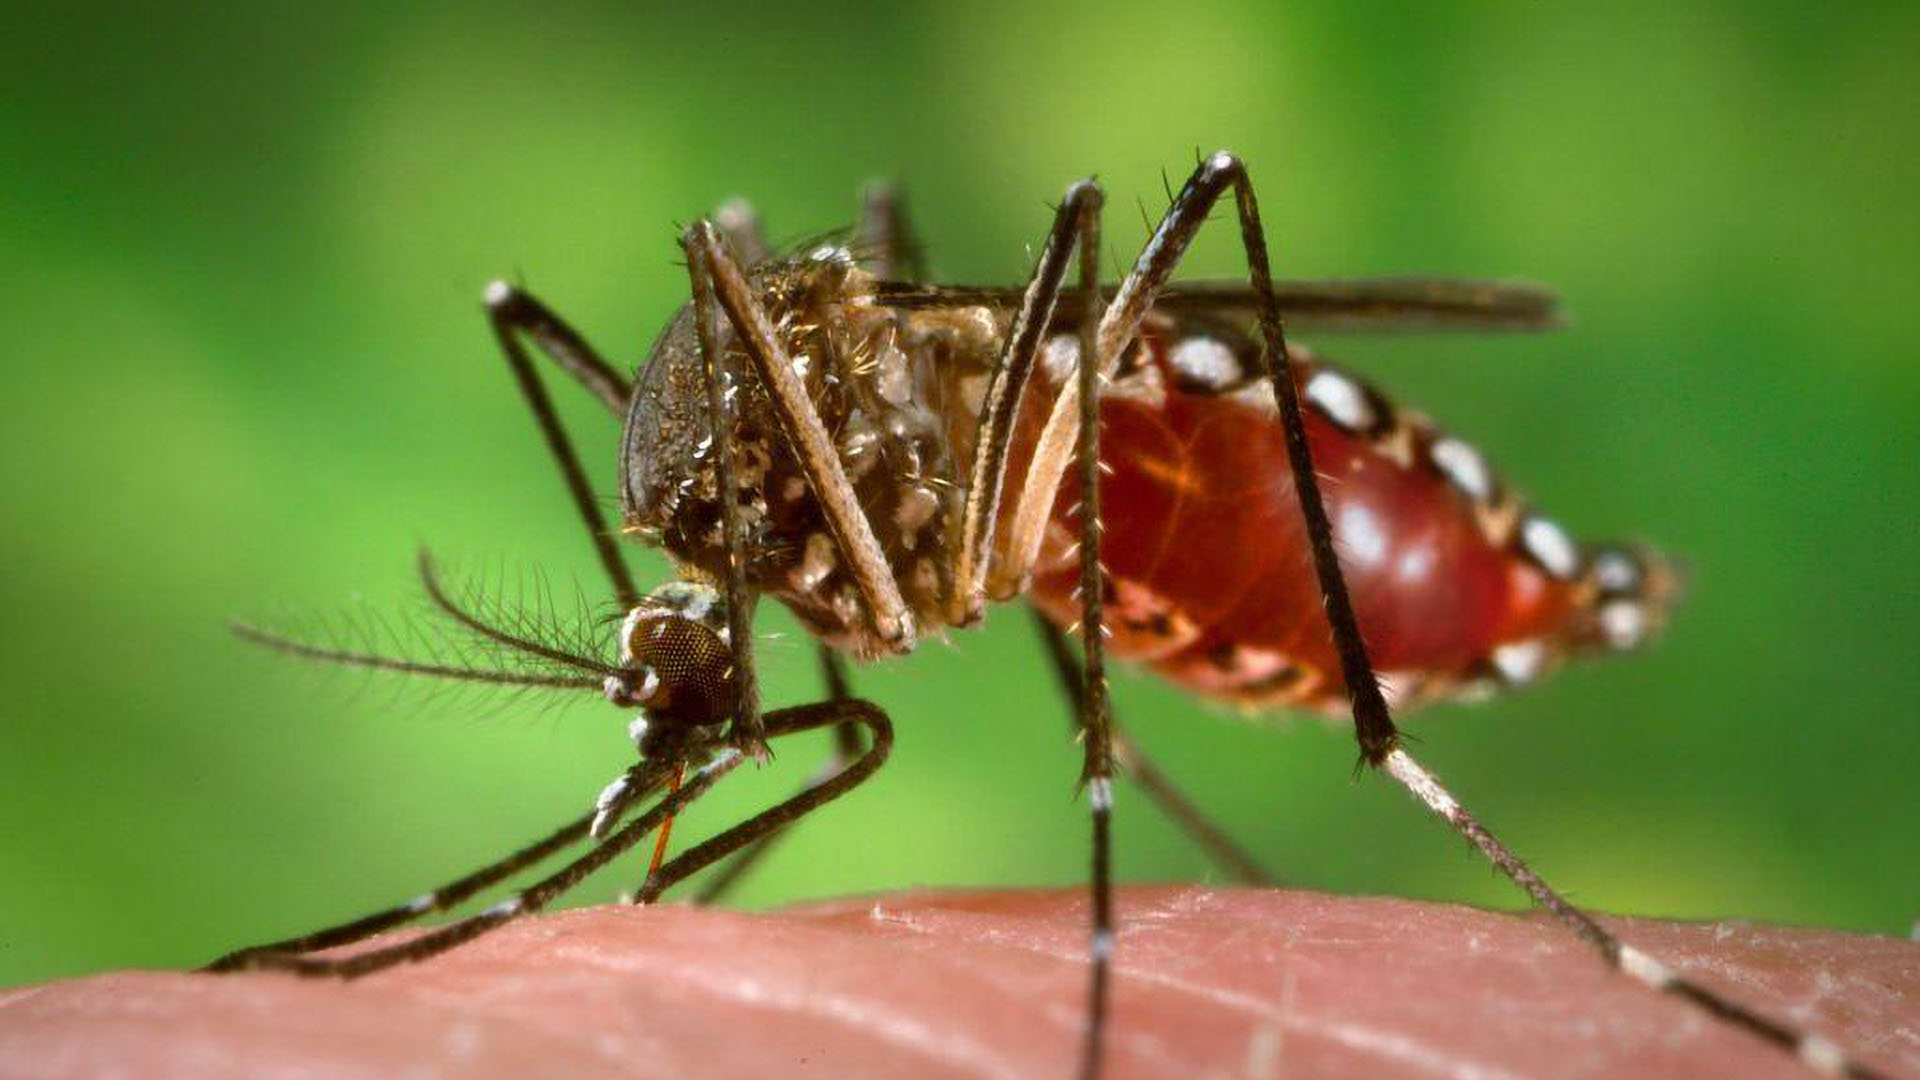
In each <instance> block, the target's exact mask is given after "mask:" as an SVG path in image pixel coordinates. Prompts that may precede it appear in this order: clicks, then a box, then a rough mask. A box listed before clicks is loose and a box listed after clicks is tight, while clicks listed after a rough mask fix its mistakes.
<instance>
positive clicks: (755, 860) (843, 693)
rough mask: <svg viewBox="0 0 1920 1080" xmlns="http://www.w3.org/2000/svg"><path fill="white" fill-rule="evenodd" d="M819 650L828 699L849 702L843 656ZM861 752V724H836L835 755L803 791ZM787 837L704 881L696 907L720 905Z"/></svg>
mask: <svg viewBox="0 0 1920 1080" xmlns="http://www.w3.org/2000/svg"><path fill="white" fill-rule="evenodd" d="M817 648H818V649H819V652H820V668H821V673H822V674H823V676H824V677H825V680H826V684H827V700H828V701H829V702H837V701H845V700H847V699H848V698H850V697H852V696H853V695H852V693H850V692H849V690H848V687H847V672H846V665H845V664H844V663H843V662H842V661H841V659H840V654H839V653H837V652H835V651H833V650H832V649H830V648H828V647H827V646H825V645H821V646H817ZM861 753H863V750H862V748H861V743H860V728H859V725H857V724H854V723H852V722H847V723H841V724H837V725H835V726H834V729H833V754H832V756H831V757H829V758H828V759H827V762H826V764H824V765H822V766H821V767H820V769H819V771H818V772H815V773H814V774H813V775H812V776H811V777H809V778H808V779H807V782H806V785H805V786H804V787H802V788H801V790H802V791H811V790H813V789H814V788H817V787H819V786H820V785H822V784H824V783H826V782H827V781H829V780H831V779H833V778H834V777H835V776H838V775H839V774H840V773H841V772H843V771H844V770H845V769H846V767H847V765H848V763H850V762H852V761H853V760H854V759H855V758H857V757H859V756H860V755H861ZM785 835H786V832H785V831H784V830H781V831H776V832H770V833H768V834H767V835H765V836H763V837H761V838H760V839H759V840H756V841H754V843H753V845H752V846H751V847H748V848H747V849H746V850H744V851H742V852H740V854H738V855H736V856H734V858H733V859H732V860H730V861H729V862H728V863H727V864H726V865H725V866H722V867H721V868H720V869H719V871H718V872H716V873H715V874H714V875H713V876H712V877H711V878H709V879H708V880H706V881H704V882H702V883H701V885H700V890H699V891H698V892H697V893H695V894H694V897H693V902H694V903H696V904H715V903H718V902H720V900H721V899H723V898H724V897H725V896H726V895H727V893H729V892H731V891H732V890H733V888H734V886H735V885H737V884H739V882H740V879H741V878H743V877H745V876H746V875H747V872H748V871H749V870H752V869H753V868H754V867H755V866H757V865H759V863H760V860H762V859H764V858H766V856H767V852H769V851H771V850H772V849H773V845H774V844H775V843H777V842H778V841H779V839H780V838H781V837H782V836H785Z"/></svg>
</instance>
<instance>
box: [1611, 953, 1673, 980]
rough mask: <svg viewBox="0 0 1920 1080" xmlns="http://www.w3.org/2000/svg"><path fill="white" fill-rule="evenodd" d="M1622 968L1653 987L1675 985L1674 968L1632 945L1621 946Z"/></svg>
mask: <svg viewBox="0 0 1920 1080" xmlns="http://www.w3.org/2000/svg"><path fill="white" fill-rule="evenodd" d="M1620 970H1621V971H1624V972H1626V973H1627V974H1629V975H1631V976H1633V977H1634V978H1636V979H1639V980H1640V981H1641V982H1643V983H1646V984H1647V985H1648V986H1651V987H1653V988H1654V989H1655V990H1665V989H1666V988H1667V987H1669V986H1672V985H1673V980H1674V974H1673V969H1672V968H1669V967H1667V965H1665V964H1663V963H1661V962H1660V961H1658V960H1655V959H1654V958H1653V957H1651V956H1648V955H1647V954H1646V953H1643V952H1641V951H1640V950H1639V949H1636V948H1634V947H1633V946H1631V945H1622V946H1620Z"/></svg>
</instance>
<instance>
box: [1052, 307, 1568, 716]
mask: <svg viewBox="0 0 1920 1080" xmlns="http://www.w3.org/2000/svg"><path fill="white" fill-rule="evenodd" d="M1150 344H1157V343H1150ZM1149 352H1150V354H1151V357H1150V359H1149V363H1152V364H1155V365H1157V366H1158V367H1159V368H1160V372H1161V376H1162V378H1163V380H1164V384H1165V392H1164V393H1163V394H1159V395H1155V394H1152V393H1147V394H1139V395H1128V396H1121V395H1111V396H1109V397H1107V398H1106V399H1105V400H1104V401H1103V403H1102V406H1101V418H1102V428H1103V430H1102V455H1101V456H1102V460H1103V461H1104V462H1105V464H1106V466H1107V468H1108V469H1109V470H1111V471H1110V473H1109V474H1108V475H1106V476H1105V477H1104V478H1103V481H1102V487H1101V500H1102V503H1103V511H1104V516H1105V519H1106V522H1107V532H1106V539H1105V547H1104V560H1103V561H1104V562H1105V565H1106V568H1107V571H1108V579H1109V589H1108V607H1107V611H1108V624H1109V626H1110V628H1111V630H1112V639H1111V640H1112V650H1113V653H1114V654H1115V655H1118V656H1121V657H1125V658H1129V659H1133V660H1136V661H1139V662H1141V663H1144V664H1146V665H1147V666H1149V667H1151V668H1153V669H1154V670H1156V671H1158V672H1160V673H1161V674H1163V675H1165V676H1166V677H1168V678H1170V679H1171V680H1173V681H1174V682H1177V683H1180V684H1182V685H1185V686H1187V687H1189V688H1191V689H1194V690H1197V691H1200V692H1202V693H1208V694H1213V695H1216V696H1222V697H1226V698H1231V699H1235V700H1241V701H1247V702H1255V703H1260V702H1275V703H1291V704H1301V705H1308V706H1314V707H1322V708H1338V707H1341V706H1342V705H1343V704H1344V690H1343V684H1342V681H1341V679H1340V674H1339V668H1338V662H1337V659H1336V657H1335V654H1334V651H1333V645H1332V640H1331V637H1330V631H1329V630H1328V628H1327V623H1326V619H1325V616H1324V614H1323V613H1322V608H1321V599H1320V590H1319V587H1318V585H1317V584H1316V583H1315V579H1314V575H1313V571H1312V566H1311V561H1310V556H1309V554H1308V549H1307V543H1306V537H1305V532H1304V528H1303V526H1302V523H1301V520H1300V510H1299V504H1298V502H1297V501H1296V498H1295V495H1294V489H1293V480H1292V472H1291V470H1290V469H1289V467H1288V464H1287V457H1286V449H1285V445H1284V443H1283V441H1282V434H1281V429H1280V424H1279V419H1278V415H1277V412H1276V411H1275V409H1274V407H1273V405H1272V402H1271V394H1270V393H1269V392H1268V389H1267V388H1266V387H1265V386H1264V385H1259V384H1255V385H1253V386H1247V387H1242V388H1240V389H1237V390H1234V391H1232V392H1219V391H1215V390H1210V389H1209V390H1200V391H1194V390H1190V389H1182V388H1181V386H1180V380H1179V379H1178V378H1177V377H1176V375H1177V373H1176V372H1175V371H1173V370H1172V369H1171V368H1169V367H1168V366H1167V360H1166V352H1167V350H1166V349H1164V348H1150V349H1149ZM1316 370H1320V369H1316V368H1313V367H1310V366H1302V372H1301V375H1300V380H1301V383H1302V385H1305V384H1306V382H1307V379H1308V378H1309V376H1311V375H1312V373H1313V372H1314V371H1316ZM1330 377H1337V378H1344V376H1337V375H1331V374H1330ZM1349 385H1352V386H1354V387H1356V388H1358V387H1359V384H1358V383H1357V382H1352V383H1350V384H1349ZM1366 393H1368V394H1369V395H1371V393H1372V392H1371V391H1367V392H1366ZM1372 401H1373V403H1374V404H1373V407H1372V411H1371V412H1370V413H1368V416H1369V417H1371V418H1372V419H1373V420H1375V421H1377V423H1374V424H1371V425H1370V426H1368V427H1366V428H1364V429H1361V428H1356V429H1354V430H1349V429H1347V428H1345V427H1343V426H1342V425H1341V424H1340V423H1339V422H1337V421H1336V419H1334V418H1333V417H1332V416H1331V415H1330V414H1328V413H1327V412H1326V411H1324V410H1323V409H1320V408H1311V407H1310V408H1308V409H1307V410H1306V421H1307V433H1308V441H1309V443H1310V445H1311V446H1312V448H1313V456H1314V461H1315V464H1316V467H1317V468H1318V471H1319V473H1320V475H1321V477H1322V490H1323V492H1324V494H1325V496H1326V503H1327V510H1328V514H1329V516H1330V518H1331V520H1332V521H1333V524H1334V532H1335V541H1336V545H1337V547H1338V550H1339V552H1340V556H1341V565H1342V568H1343V569H1344V570H1345V572H1346V578H1347V583H1348V586H1349V588H1350V589H1351V592H1352V594H1353V599H1354V605H1355V609H1356V612H1357V614H1358V617H1359V620H1360V625H1361V628H1362V634H1363V636H1364V637H1365V639H1366V642H1367V646H1368V649H1369V651H1370V653H1371V655H1372V657H1373V661H1374V664H1375V666H1376V668H1377V669H1378V670H1379V671H1380V672H1382V673H1383V674H1384V675H1386V676H1389V677H1390V678H1393V679H1400V680H1405V681H1407V682H1410V683H1412V684H1417V685H1423V686H1426V687H1428V688H1429V689H1430V690H1432V691H1440V690H1444V689H1461V688H1464V687H1466V686H1467V685H1468V684H1470V683H1473V682H1475V681H1476V680H1482V681H1484V679H1485V678H1486V677H1487V676H1488V671H1487V669H1488V665H1489V658H1490V657H1491V656H1492V655H1493V654H1494V652H1495V650H1496V649H1499V648H1500V647H1501V646H1503V645H1506V644H1509V643H1514V642H1527V641H1534V640H1542V641H1544V640H1549V639H1553V638H1554V637H1555V636H1556V635H1557V634H1559V632H1560V631H1561V629H1562V628H1563V625H1564V624H1565V623H1566V622H1567V620H1568V618H1569V616H1570V614H1571V613H1572V612H1573V611H1574V610H1575V609H1576V608H1577V607H1579V606H1580V603H1581V590H1580V588H1579V587H1578V586H1577V583H1575V582H1572V581H1563V580H1556V579H1555V578H1554V577H1553V576H1552V575H1550V574H1549V573H1548V572H1547V571H1546V570H1545V569H1543V568H1542V566H1540V565H1538V564H1536V562H1535V561H1533V560H1531V559H1529V558H1527V557H1525V555H1524V554H1523V553H1521V552H1519V551H1516V550H1515V549H1514V545H1513V543H1512V536H1511V531H1512V521H1511V520H1507V521H1505V523H1504V524H1503V523H1502V521H1501V519H1500V517H1499V507H1497V506H1491V505H1489V500H1487V499H1480V498H1475V497H1473V496H1472V495H1470V494H1469V493H1468V492H1466V491H1463V490H1462V489H1461V487H1460V486H1459V485H1458V481H1457V480H1454V479H1450V478H1449V476H1447V475H1446V474H1445V473H1444V472H1443V471H1442V470H1440V469H1438V468H1437V467H1436V466H1435V465H1434V464H1433V461H1432V460H1431V458H1430V456H1429V450H1430V448H1431V444H1432V441H1433V439H1434V438H1435V434H1434V433H1433V432H1432V431H1431V429H1429V428H1427V427H1426V426H1425V425H1424V423H1423V422H1421V421H1419V420H1418V419H1417V418H1402V417H1398V416H1395V415H1393V413H1392V410H1391V408H1390V407H1388V406H1386V405H1385V403H1384V401H1382V400H1381V399H1379V398H1378V397H1377V395H1372ZM1347 419H1348V420H1349V421H1351V420H1352V419H1353V417H1352V416H1351V415H1348V416H1347ZM1078 484H1079V480H1078V476H1077V474H1076V473H1073V472H1069V474H1068V476H1067V477H1066V480H1065V482H1064V483H1063V484H1062V485H1061V492H1060V496H1059V499H1058V501H1057V503H1056V505H1055V508H1054V515H1053V523H1052V526H1051V528H1050V529H1049V535H1048V541H1047V545H1046V549H1045V550H1044V551H1043V553H1042V559H1041V562H1040V565H1039V567H1038V571H1037V573H1036V575H1035V580H1034V585H1033V595H1034V597H1035V600H1036V602H1037V603H1038V604H1039V605H1040V607H1041V608H1042V610H1044V611H1046V612H1047V613H1048V614H1049V615H1050V616H1051V617H1052V618H1054V619H1055V620H1057V621H1059V622H1060V623H1061V624H1062V625H1071V624H1073V623H1074V622H1075V621H1077V619H1078V606H1079V605H1078V604H1077V603H1076V602H1075V601H1074V599H1073V596H1074V590H1075V588H1076V587H1077V584H1078V580H1079V568H1078V562H1077V559H1076V558H1074V557H1072V556H1071V555H1070V554H1069V553H1070V552H1071V551H1072V550H1073V548H1072V546H1071V545H1072V542H1073V538H1074V535H1075V533H1076V530H1077V518H1076V513H1075V509H1074V508H1075V507H1076V506H1077V505H1078V502H1079V499H1078V498H1077V491H1078ZM1428 696H1431V695H1428Z"/></svg>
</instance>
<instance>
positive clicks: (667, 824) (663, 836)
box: [647, 764, 687, 881]
mask: <svg viewBox="0 0 1920 1080" xmlns="http://www.w3.org/2000/svg"><path fill="white" fill-rule="evenodd" d="M686 774H687V767H686V765H684V764H683V765H681V766H680V767H679V768H677V769H675V770H673V779H672V780H669V781H667V794H669V795H671V794H673V793H674V792H677V791H679V790H680V781H681V780H682V779H684V778H685V776H686ZM673 818H674V815H672V814H668V815H667V820H665V821H663V822H661V823H660V835H659V837H658V838H656V839H655V840H654V842H653V859H652V861H650V862H648V863H647V880H648V881H652V880H653V875H655V874H657V873H659V872H660V864H661V862H663V861H665V859H666V857H667V841H668V840H669V839H671V838H672V837H673Z"/></svg>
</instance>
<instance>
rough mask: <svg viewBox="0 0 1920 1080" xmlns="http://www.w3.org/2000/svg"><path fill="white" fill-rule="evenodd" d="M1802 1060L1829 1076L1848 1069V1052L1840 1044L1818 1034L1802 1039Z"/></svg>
mask: <svg viewBox="0 0 1920 1080" xmlns="http://www.w3.org/2000/svg"><path fill="white" fill-rule="evenodd" d="M1800 1060H1801V1061H1804V1062H1806V1063H1807V1064H1808V1065H1811V1066H1812V1067H1814V1068H1815V1069H1818V1070H1820V1071H1821V1072H1823V1073H1826V1074H1827V1075H1829V1076H1840V1075H1842V1074H1844V1073H1845V1072H1846V1071H1847V1052H1846V1051H1845V1050H1842V1049H1840V1044H1838V1043H1836V1042H1834V1041H1833V1040H1831V1039H1823V1038H1821V1037H1820V1036H1818V1035H1808V1036H1806V1037H1804V1038H1802V1039H1801V1040H1800Z"/></svg>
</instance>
